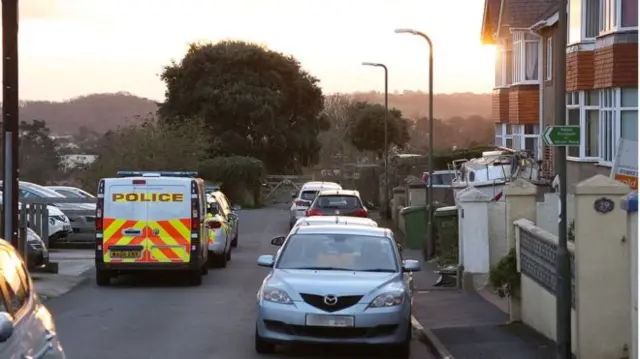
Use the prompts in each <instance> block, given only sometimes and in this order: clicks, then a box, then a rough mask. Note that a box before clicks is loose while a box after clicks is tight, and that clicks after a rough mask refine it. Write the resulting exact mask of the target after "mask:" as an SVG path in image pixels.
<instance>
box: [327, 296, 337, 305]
mask: <svg viewBox="0 0 640 359" xmlns="http://www.w3.org/2000/svg"><path fill="white" fill-rule="evenodd" d="M324 304H326V305H329V306H334V305H336V304H338V297H336V296H335V295H333V294H329V295H327V296H325V297H324Z"/></svg>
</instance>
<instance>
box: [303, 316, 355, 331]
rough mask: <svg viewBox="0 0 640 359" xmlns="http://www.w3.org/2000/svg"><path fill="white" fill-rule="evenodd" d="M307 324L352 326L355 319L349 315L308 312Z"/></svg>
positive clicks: (339, 326)
mask: <svg viewBox="0 0 640 359" xmlns="http://www.w3.org/2000/svg"><path fill="white" fill-rule="evenodd" d="M306 324H307V325H308V326H311V327H338V328H351V327H353V326H354V325H355V324H354V319H353V317H352V316H349V315H316V314H307V318H306Z"/></svg>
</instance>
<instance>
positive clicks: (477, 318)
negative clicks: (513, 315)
mask: <svg viewBox="0 0 640 359" xmlns="http://www.w3.org/2000/svg"><path fill="white" fill-rule="evenodd" d="M377 219H379V218H377ZM379 223H380V225H381V226H385V227H391V228H393V224H391V223H389V222H388V221H385V220H382V219H379ZM394 233H395V236H396V238H398V240H400V241H402V233H401V232H400V231H397V230H394ZM403 256H404V258H406V259H416V260H419V261H421V262H422V271H420V272H418V273H414V274H413V282H414V290H415V292H414V297H413V315H414V318H413V321H414V329H415V330H414V332H415V333H416V334H417V335H416V336H417V337H418V339H419V340H420V341H421V342H423V343H424V344H425V345H426V346H427V347H428V348H429V351H430V353H431V354H433V356H434V357H435V358H437V359H513V358H518V359H546V358H555V357H556V356H555V344H554V343H553V342H552V341H551V340H549V339H547V338H546V337H544V336H542V335H541V334H539V333H537V332H535V331H534V330H533V329H531V328H529V327H527V326H526V325H524V324H522V323H509V315H508V313H509V307H508V301H507V300H506V299H502V298H499V297H498V296H497V295H495V294H493V293H492V292H491V291H490V290H488V289H483V290H480V291H477V292H476V291H464V290H459V289H457V288H443V287H434V286H433V284H434V283H435V282H436V281H437V279H438V275H436V274H435V273H434V271H435V270H436V269H437V266H436V264H435V263H434V262H425V261H424V259H423V257H422V253H421V251H420V250H418V249H409V248H405V249H404V250H403Z"/></svg>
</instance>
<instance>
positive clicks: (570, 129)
mask: <svg viewBox="0 0 640 359" xmlns="http://www.w3.org/2000/svg"><path fill="white" fill-rule="evenodd" d="M542 137H543V138H544V142H546V144H547V145H549V146H580V126H547V128H545V129H544V134H543V136H542Z"/></svg>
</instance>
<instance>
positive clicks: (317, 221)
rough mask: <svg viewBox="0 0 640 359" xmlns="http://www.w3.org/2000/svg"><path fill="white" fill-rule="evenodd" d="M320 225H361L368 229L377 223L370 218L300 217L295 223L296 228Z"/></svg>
mask: <svg viewBox="0 0 640 359" xmlns="http://www.w3.org/2000/svg"><path fill="white" fill-rule="evenodd" d="M321 224H338V225H343V226H344V225H352V224H353V225H362V226H369V227H377V226H378V223H377V222H376V221H374V220H373V219H371V218H361V217H348V216H314V217H302V218H300V219H299V220H298V221H297V222H296V224H295V225H296V226H302V225H307V226H310V225H314V226H316V225H321Z"/></svg>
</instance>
